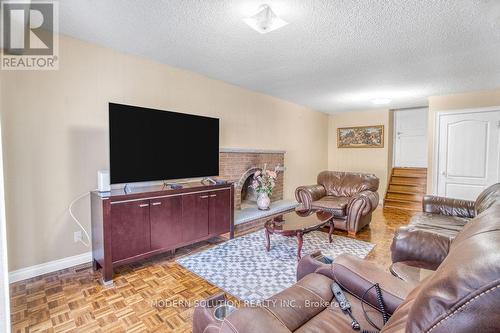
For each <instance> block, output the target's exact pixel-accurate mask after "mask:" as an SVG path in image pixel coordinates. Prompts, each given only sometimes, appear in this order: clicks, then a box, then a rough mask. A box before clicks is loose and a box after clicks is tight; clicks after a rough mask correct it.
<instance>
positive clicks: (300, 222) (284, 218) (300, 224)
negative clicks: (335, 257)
mask: <svg viewBox="0 0 500 333" xmlns="http://www.w3.org/2000/svg"><path fill="white" fill-rule="evenodd" d="M328 224H329V225H330V230H329V232H328V241H329V242H330V243H331V242H332V233H333V214H332V213H328V212H325V211H320V210H311V211H294V212H290V213H286V214H283V215H280V216H277V217H275V218H273V219H271V220H268V221H267V222H266V223H265V224H264V228H265V230H266V240H267V243H266V250H267V251H268V252H269V250H270V249H271V237H270V235H271V234H280V235H282V236H286V237H297V260H300V255H301V252H302V243H303V236H304V234H307V233H308V232H311V231H315V230H318V229H320V228H322V227H324V226H325V225H328Z"/></svg>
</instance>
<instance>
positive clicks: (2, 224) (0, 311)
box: [0, 124, 11, 332]
mask: <svg viewBox="0 0 500 333" xmlns="http://www.w3.org/2000/svg"><path fill="white" fill-rule="evenodd" d="M0 125H1V124H0ZM0 256H1V257H0V283H1V285H0V319H1V320H0V332H10V331H11V327H10V298H9V275H8V257H7V221H6V215H5V191H4V173H3V153H2V130H1V126H0Z"/></svg>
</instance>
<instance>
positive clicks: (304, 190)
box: [295, 171, 379, 235]
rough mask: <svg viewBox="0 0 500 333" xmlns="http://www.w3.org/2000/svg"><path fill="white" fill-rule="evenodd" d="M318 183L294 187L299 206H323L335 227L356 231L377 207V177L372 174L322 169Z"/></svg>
mask: <svg viewBox="0 0 500 333" xmlns="http://www.w3.org/2000/svg"><path fill="white" fill-rule="evenodd" d="M317 183H318V184H317V185H310V186H300V187H299V188H297V189H296V190H295V198H296V199H297V201H298V202H299V203H300V206H299V209H304V210H309V209H322V210H326V211H329V212H332V213H333V215H334V219H333V221H334V225H335V228H336V229H340V230H346V231H347V232H348V233H349V234H351V235H355V234H356V233H357V232H358V231H359V230H361V229H362V228H363V227H365V226H366V225H368V224H369V223H370V222H371V219H372V212H373V211H374V210H375V208H377V205H378V201H379V196H378V193H377V190H378V185H379V179H378V178H377V177H376V176H375V175H372V174H365V173H353V172H339V171H323V172H321V173H320V174H319V175H318V179H317Z"/></svg>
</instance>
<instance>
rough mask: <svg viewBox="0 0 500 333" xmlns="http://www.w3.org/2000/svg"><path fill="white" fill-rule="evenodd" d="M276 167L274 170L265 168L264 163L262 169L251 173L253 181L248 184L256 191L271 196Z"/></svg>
mask: <svg viewBox="0 0 500 333" xmlns="http://www.w3.org/2000/svg"><path fill="white" fill-rule="evenodd" d="M277 168H278V167H276V168H275V169H274V170H267V164H264V168H263V169H262V171H260V170H259V171H257V172H255V173H254V175H253V181H252V184H251V185H250V186H251V187H252V188H253V189H254V190H255V191H256V192H257V193H259V194H263V193H265V194H267V196H268V197H271V195H272V194H273V188H274V186H276V178H278V172H277Z"/></svg>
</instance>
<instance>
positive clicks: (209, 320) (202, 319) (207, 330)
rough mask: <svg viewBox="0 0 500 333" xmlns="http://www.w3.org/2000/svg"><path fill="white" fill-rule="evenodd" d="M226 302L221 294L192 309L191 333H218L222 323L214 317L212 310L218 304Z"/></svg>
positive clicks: (224, 296)
mask: <svg viewBox="0 0 500 333" xmlns="http://www.w3.org/2000/svg"><path fill="white" fill-rule="evenodd" d="M225 301H226V295H225V294H224V293H223V292H220V293H217V294H215V295H213V296H210V297H209V298H207V299H206V300H205V301H204V302H202V303H200V304H199V305H197V306H196V307H195V308H194V313H193V333H216V332H219V330H220V327H221V324H222V322H220V321H218V320H217V319H215V317H214V310H215V307H216V306H217V305H218V304H221V303H224V302H225Z"/></svg>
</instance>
